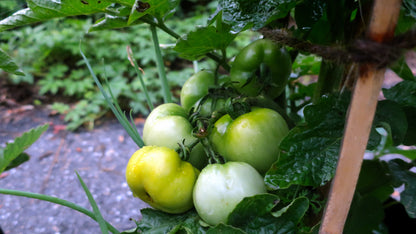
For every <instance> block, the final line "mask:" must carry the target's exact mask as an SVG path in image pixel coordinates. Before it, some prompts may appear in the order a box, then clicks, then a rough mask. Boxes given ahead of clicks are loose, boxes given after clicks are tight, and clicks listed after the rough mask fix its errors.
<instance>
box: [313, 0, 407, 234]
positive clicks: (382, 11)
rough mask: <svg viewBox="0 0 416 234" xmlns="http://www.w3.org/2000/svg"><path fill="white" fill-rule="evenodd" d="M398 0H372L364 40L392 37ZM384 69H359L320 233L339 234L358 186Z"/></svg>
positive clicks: (363, 66)
mask: <svg viewBox="0 0 416 234" xmlns="http://www.w3.org/2000/svg"><path fill="white" fill-rule="evenodd" d="M400 6H401V0H375V1H374V6H373V13H372V18H371V22H370V25H369V29H368V32H367V37H368V38H369V39H371V40H373V41H377V42H384V41H388V40H390V39H391V38H392V37H393V36H394V29H395V27H396V24H397V20H398V16H399V12H400ZM384 72H385V69H377V68H376V66H375V65H373V64H362V65H361V66H360V77H359V78H358V80H357V81H356V83H355V86H354V90H353V95H352V99H351V103H350V106H349V110H348V117H347V122H346V125H345V131H344V137H343V141H342V146H341V150H340V157H339V160H338V165H337V170H336V173H335V177H334V179H333V181H332V185H331V190H330V193H329V196H328V202H327V204H326V208H325V212H324V216H323V220H322V224H321V227H320V231H319V233H320V234H327V233H331V234H340V233H342V232H343V230H344V225H345V221H346V219H347V215H348V212H349V209H350V206H351V201H352V198H353V195H354V192H355V187H356V185H357V180H358V176H359V174H360V170H361V164H362V161H363V157H364V153H365V149H366V146H367V143H368V138H369V135H370V130H371V126H372V122H373V119H374V113H375V110H376V107H377V101H378V97H379V94H380V91H381V86H382V84H383V80H384Z"/></svg>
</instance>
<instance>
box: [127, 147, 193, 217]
mask: <svg viewBox="0 0 416 234" xmlns="http://www.w3.org/2000/svg"><path fill="white" fill-rule="evenodd" d="M198 175H199V170H198V169H196V168H194V167H193V166H192V165H191V164H190V163H188V162H186V161H182V160H181V159H180V157H179V155H178V153H176V151H174V150H172V149H169V148H167V147H160V146H145V147H143V148H141V149H139V150H138V151H136V152H135V153H134V154H133V155H132V156H131V158H130V160H129V162H128V164H127V169H126V179H127V184H128V185H129V187H130V189H131V191H132V192H133V195H134V196H135V197H138V198H140V199H141V200H143V201H144V202H146V203H147V204H149V205H150V206H152V207H154V208H156V209H159V210H162V211H164V212H167V213H171V214H179V213H183V212H185V211H187V210H189V209H191V208H192V207H193V198H192V193H193V188H194V185H195V182H196V180H197V177H198Z"/></svg>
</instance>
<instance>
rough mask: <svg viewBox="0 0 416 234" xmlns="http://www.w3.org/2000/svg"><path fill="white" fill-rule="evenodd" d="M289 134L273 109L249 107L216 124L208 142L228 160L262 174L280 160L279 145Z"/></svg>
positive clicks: (219, 120) (280, 117)
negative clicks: (245, 111)
mask: <svg viewBox="0 0 416 234" xmlns="http://www.w3.org/2000/svg"><path fill="white" fill-rule="evenodd" d="M288 132H289V128H288V126H287V124H286V122H285V120H284V119H283V117H282V116H281V115H280V114H279V113H277V112H276V111H274V110H271V109H267V108H252V111H251V112H248V113H245V114H243V115H240V116H239V117H237V118H236V119H234V120H233V119H232V118H231V117H230V115H228V114H227V115H224V116H222V117H221V118H220V119H218V120H217V122H215V124H214V127H213V130H212V133H211V135H210V140H211V142H212V145H213V147H214V149H215V151H217V152H218V153H219V154H220V155H222V156H223V157H224V158H225V159H226V160H227V161H240V162H246V163H248V164H250V165H251V166H253V167H254V168H256V169H257V170H258V171H259V172H260V173H262V174H264V173H266V172H267V170H269V168H270V167H271V165H272V164H273V163H274V162H275V161H277V160H278V158H279V145H280V142H281V141H282V139H283V138H284V137H285V136H286V135H287V133H288Z"/></svg>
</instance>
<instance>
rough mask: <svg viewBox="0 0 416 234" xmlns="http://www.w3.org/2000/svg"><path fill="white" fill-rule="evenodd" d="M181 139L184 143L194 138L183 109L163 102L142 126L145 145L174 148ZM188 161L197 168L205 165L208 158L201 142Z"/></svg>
mask: <svg viewBox="0 0 416 234" xmlns="http://www.w3.org/2000/svg"><path fill="white" fill-rule="evenodd" d="M183 140H185V144H190V143H192V142H193V141H195V140H196V138H195V137H194V136H193V135H192V125H191V123H190V122H189V121H188V114H187V112H186V111H185V109H183V108H182V107H181V106H179V105H178V104H175V103H165V104H162V105H159V106H157V107H156V108H155V109H153V111H152V112H151V113H150V114H149V116H148V117H147V119H146V122H145V123H144V127H143V141H144V143H145V145H156V146H166V147H168V148H171V149H176V148H178V147H179V146H178V143H180V142H182V141H183ZM189 162H190V163H191V164H192V165H194V166H195V167H196V168H198V169H202V168H203V167H204V166H205V165H207V163H208V158H207V156H206V154H205V151H204V148H203V147H202V145H201V143H198V144H197V145H196V146H195V147H194V148H193V149H192V152H191V154H190V159H189Z"/></svg>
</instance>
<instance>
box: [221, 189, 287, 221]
mask: <svg viewBox="0 0 416 234" xmlns="http://www.w3.org/2000/svg"><path fill="white" fill-rule="evenodd" d="M278 202H279V197H278V196H276V195H273V194H269V193H266V194H260V195H255V196H252V197H246V198H244V199H243V200H242V201H241V202H240V203H239V204H238V205H237V206H236V207H235V208H234V210H233V212H231V214H230V215H229V216H228V224H230V225H233V226H236V227H239V226H243V225H245V224H246V223H247V222H250V221H251V220H253V219H255V218H256V217H260V216H264V215H266V214H268V213H270V211H271V210H272V209H273V208H274V207H275V206H276V204H277V203H278Z"/></svg>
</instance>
